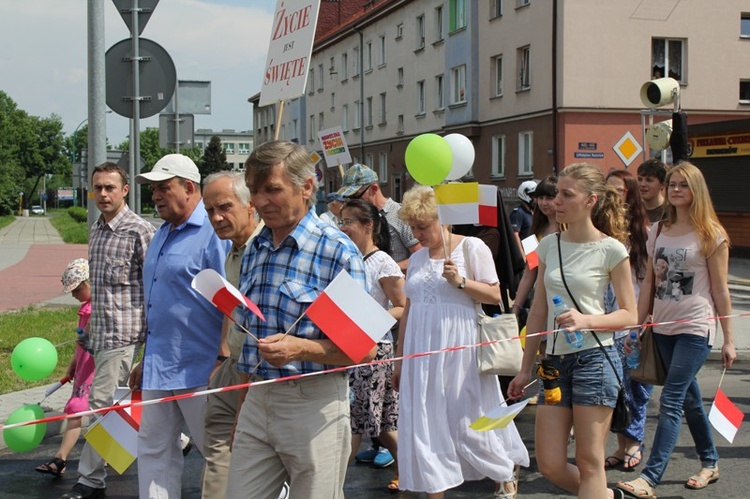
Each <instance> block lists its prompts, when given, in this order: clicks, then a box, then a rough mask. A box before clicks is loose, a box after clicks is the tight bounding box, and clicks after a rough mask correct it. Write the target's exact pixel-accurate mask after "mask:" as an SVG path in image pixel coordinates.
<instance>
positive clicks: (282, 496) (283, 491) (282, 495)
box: [279, 482, 289, 499]
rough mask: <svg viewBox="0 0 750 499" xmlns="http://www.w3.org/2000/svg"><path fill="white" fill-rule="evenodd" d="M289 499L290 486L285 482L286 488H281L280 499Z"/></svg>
mask: <svg viewBox="0 0 750 499" xmlns="http://www.w3.org/2000/svg"><path fill="white" fill-rule="evenodd" d="M288 497H289V484H288V483H286V482H284V486H283V487H281V493H280V494H279V499H287V498H288Z"/></svg>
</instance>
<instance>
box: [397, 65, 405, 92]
mask: <svg viewBox="0 0 750 499" xmlns="http://www.w3.org/2000/svg"><path fill="white" fill-rule="evenodd" d="M396 74H397V78H398V82H397V83H396V86H397V87H398V88H401V87H403V86H404V68H398V71H396Z"/></svg>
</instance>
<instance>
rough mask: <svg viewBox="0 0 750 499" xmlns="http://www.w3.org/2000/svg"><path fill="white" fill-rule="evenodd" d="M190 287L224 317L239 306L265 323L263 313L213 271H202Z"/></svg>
mask: <svg viewBox="0 0 750 499" xmlns="http://www.w3.org/2000/svg"><path fill="white" fill-rule="evenodd" d="M190 286H191V287H192V288H193V289H194V290H196V291H197V292H198V293H200V295H201V296H202V297H203V298H205V299H206V300H208V301H210V302H211V303H213V304H214V305H216V308H218V309H219V310H221V312H222V313H223V314H224V315H226V316H230V317H231V315H232V312H234V309H235V308H236V307H237V306H239V305H241V306H243V307H247V308H248V309H250V311H251V312H252V313H254V314H255V315H257V316H258V317H260V318H261V320H263V321H265V320H266V318H265V317H263V313H262V312H261V311H260V309H259V308H258V306H257V305H256V304H255V303H253V302H251V301H250V299H249V298H248V297H247V296H245V295H243V294H242V293H240V290H239V289H237V288H235V287H234V286H233V285H232V283H231V282H229V281H227V280H226V279H224V278H223V277H221V274H219V273H218V272H216V271H215V270H214V269H203V270H201V271H200V272H198V274H197V275H196V276H195V277H194V278H193V282H192V283H190Z"/></svg>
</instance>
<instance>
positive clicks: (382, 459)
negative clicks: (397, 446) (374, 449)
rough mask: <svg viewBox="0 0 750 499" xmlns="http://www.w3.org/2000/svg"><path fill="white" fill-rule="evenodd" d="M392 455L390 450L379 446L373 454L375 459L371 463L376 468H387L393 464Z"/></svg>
mask: <svg viewBox="0 0 750 499" xmlns="http://www.w3.org/2000/svg"><path fill="white" fill-rule="evenodd" d="M393 461H394V459H393V456H392V455H391V451H389V450H388V449H386V448H385V447H381V448H380V450H379V451H378V455H377V456H375V459H373V461H372V465H373V466H375V467H376V468H387V467H388V466H390V465H392V464H393Z"/></svg>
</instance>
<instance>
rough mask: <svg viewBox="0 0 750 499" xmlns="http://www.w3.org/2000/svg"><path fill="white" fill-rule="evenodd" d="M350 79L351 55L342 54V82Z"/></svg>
mask: <svg viewBox="0 0 750 499" xmlns="http://www.w3.org/2000/svg"><path fill="white" fill-rule="evenodd" d="M348 78H349V54H347V53H346V52H344V53H343V54H341V81H344V80H347V79H348Z"/></svg>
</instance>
